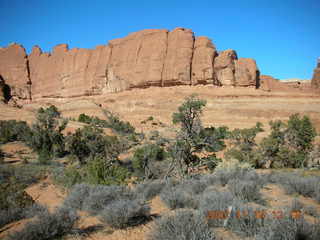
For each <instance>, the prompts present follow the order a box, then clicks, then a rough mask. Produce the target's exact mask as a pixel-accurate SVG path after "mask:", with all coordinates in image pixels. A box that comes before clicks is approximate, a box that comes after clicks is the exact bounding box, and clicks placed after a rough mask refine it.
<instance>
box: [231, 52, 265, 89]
mask: <svg viewBox="0 0 320 240" xmlns="http://www.w3.org/2000/svg"><path fill="white" fill-rule="evenodd" d="M258 78H259V70H258V67H257V64H256V61H255V60H254V59H252V58H240V59H239V60H236V61H235V85H236V86H241V87H249V86H254V87H257V81H258Z"/></svg>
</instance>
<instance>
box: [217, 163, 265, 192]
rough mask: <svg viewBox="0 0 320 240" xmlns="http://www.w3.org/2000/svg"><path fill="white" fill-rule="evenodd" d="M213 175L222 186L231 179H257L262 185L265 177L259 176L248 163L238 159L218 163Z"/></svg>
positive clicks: (257, 182)
mask: <svg viewBox="0 0 320 240" xmlns="http://www.w3.org/2000/svg"><path fill="white" fill-rule="evenodd" d="M213 177H214V178H215V179H216V181H217V182H219V183H220V184H221V185H222V186H224V185H226V184H228V182H229V181H230V180H231V179H237V180H247V181H251V180H252V181H255V182H256V184H258V185H259V186H260V187H261V186H262V185H263V184H264V182H265V179H264V178H263V177H262V176H259V174H257V173H256V172H255V170H254V169H252V168H251V166H250V165H249V164H248V163H242V162H239V161H238V160H235V159H234V160H229V161H223V162H221V163H220V164H218V166H217V168H216V169H215V172H214V173H213Z"/></svg>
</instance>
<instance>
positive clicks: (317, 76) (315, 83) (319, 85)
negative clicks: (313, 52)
mask: <svg viewBox="0 0 320 240" xmlns="http://www.w3.org/2000/svg"><path fill="white" fill-rule="evenodd" d="M311 86H312V88H314V89H320V58H318V63H317V67H316V68H315V69H314V72H313V77H312V80H311Z"/></svg>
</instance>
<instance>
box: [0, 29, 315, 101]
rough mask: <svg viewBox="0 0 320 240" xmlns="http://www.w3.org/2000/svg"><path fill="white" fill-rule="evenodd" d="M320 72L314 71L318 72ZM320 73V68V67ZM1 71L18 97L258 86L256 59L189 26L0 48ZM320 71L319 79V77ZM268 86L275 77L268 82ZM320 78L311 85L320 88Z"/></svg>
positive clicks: (4, 79) (5, 80)
mask: <svg viewBox="0 0 320 240" xmlns="http://www.w3.org/2000/svg"><path fill="white" fill-rule="evenodd" d="M315 72H316V71H315ZM318 73H319V71H318ZM0 75H1V77H2V79H3V81H2V82H3V83H1V86H2V85H3V84H4V83H5V84H7V85H9V86H10V88H11V94H12V96H13V97H14V98H16V99H22V100H27V99H30V98H32V99H39V98H42V97H74V96H82V95H94V94H105V93H108V92H118V91H123V90H127V89H130V88H143V87H148V86H172V85H197V84H213V85H218V86H221V85H226V86H228V85H230V86H244V87H247V86H252V87H258V86H259V81H260V80H259V70H258V67H257V64H256V62H255V60H253V59H250V58H240V59H238V56H237V53H236V52H235V51H234V50H226V51H222V52H220V53H218V52H217V51H216V47H215V45H214V44H213V43H212V42H211V40H210V39H208V38H207V37H197V38H195V36H194V33H193V32H192V31H191V30H190V29H185V28H176V29H174V30H173V31H168V30H152V29H150V30H143V31H139V32H135V33H132V34H129V35H128V36H127V37H124V38H120V39H114V40H111V41H109V43H108V45H101V46H97V47H96V48H95V49H78V48H74V49H71V50H69V49H68V46H67V45H66V44H60V45H57V46H56V47H54V49H53V51H52V52H51V53H43V52H42V50H41V49H40V48H39V47H38V46H35V47H34V48H33V49H32V52H31V53H30V54H29V55H28V56H27V55H26V52H25V49H24V48H23V47H22V46H20V45H17V44H13V45H10V46H9V47H7V48H1V49H0ZM317 76H318V75H316V77H315V79H318V78H319V77H317ZM265 81H267V82H268V84H262V86H263V88H267V89H269V87H268V86H267V85H270V84H271V85H274V84H276V83H274V81H269V80H265ZM317 84H319V80H314V81H313V85H314V86H318V85H317ZM271 85H270V86H271Z"/></svg>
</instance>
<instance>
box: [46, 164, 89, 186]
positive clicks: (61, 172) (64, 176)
mask: <svg viewBox="0 0 320 240" xmlns="http://www.w3.org/2000/svg"><path fill="white" fill-rule="evenodd" d="M51 176H52V177H53V180H54V182H55V184H57V185H60V186H62V187H63V188H67V189H68V188H71V187H72V186H74V185H76V184H80V183H83V182H86V180H85V178H84V176H85V174H84V170H83V169H81V168H79V167H77V166H73V165H71V166H66V167H56V168H53V169H51Z"/></svg>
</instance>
